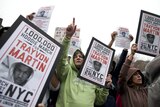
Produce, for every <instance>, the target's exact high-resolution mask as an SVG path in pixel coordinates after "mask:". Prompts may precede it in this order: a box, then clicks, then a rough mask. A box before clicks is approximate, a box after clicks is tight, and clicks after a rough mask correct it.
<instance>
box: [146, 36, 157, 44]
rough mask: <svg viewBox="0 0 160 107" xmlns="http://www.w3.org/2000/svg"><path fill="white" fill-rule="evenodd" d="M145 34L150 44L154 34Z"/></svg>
mask: <svg viewBox="0 0 160 107" xmlns="http://www.w3.org/2000/svg"><path fill="white" fill-rule="evenodd" d="M146 36H147V40H148V42H149V43H151V44H153V42H154V39H155V35H153V34H147V35H146Z"/></svg>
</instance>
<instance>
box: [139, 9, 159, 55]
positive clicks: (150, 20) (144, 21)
mask: <svg viewBox="0 0 160 107" xmlns="http://www.w3.org/2000/svg"><path fill="white" fill-rule="evenodd" d="M136 43H137V44H138V52H139V53H142V54H145V55H149V56H156V55H158V54H159V52H160V16H158V15H156V14H153V13H150V12H147V11H144V10H141V13H140V19H139V25H138V30H137V36H136Z"/></svg>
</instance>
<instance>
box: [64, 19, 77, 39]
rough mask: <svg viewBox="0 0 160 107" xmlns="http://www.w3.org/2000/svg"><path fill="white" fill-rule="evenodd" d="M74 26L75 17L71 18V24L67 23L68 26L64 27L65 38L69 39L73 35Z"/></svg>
mask: <svg viewBox="0 0 160 107" xmlns="http://www.w3.org/2000/svg"><path fill="white" fill-rule="evenodd" d="M76 27H77V25H75V18H73V22H72V24H70V25H68V27H67V28H66V37H67V38H69V39H70V38H71V37H72V36H73V34H74V33H75V31H76Z"/></svg>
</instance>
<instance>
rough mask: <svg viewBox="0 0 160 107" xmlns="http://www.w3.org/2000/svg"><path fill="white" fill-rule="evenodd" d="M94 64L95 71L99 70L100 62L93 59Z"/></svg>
mask: <svg viewBox="0 0 160 107" xmlns="http://www.w3.org/2000/svg"><path fill="white" fill-rule="evenodd" d="M93 64H94V65H93V66H94V69H95V70H96V71H99V70H100V69H101V66H102V64H101V63H100V62H98V61H94V63H93Z"/></svg>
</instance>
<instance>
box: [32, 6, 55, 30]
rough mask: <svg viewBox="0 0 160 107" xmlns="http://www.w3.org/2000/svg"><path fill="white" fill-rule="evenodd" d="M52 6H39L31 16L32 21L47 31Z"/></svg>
mask: <svg viewBox="0 0 160 107" xmlns="http://www.w3.org/2000/svg"><path fill="white" fill-rule="evenodd" d="M53 9H54V6H46V7H41V8H40V9H39V10H38V12H37V13H36V15H35V17H34V18H33V20H32V22H33V23H34V24H35V25H37V26H38V27H39V28H40V29H42V30H43V31H44V32H47V31H48V27H49V22H50V19H51V16H52V12H53Z"/></svg>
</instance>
